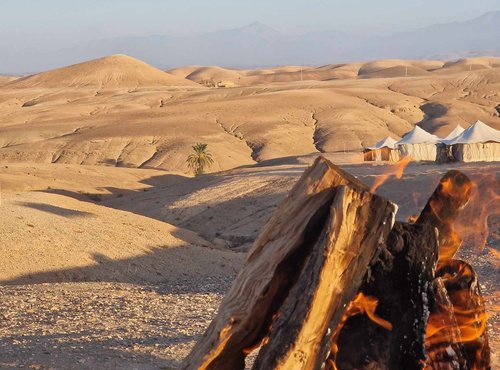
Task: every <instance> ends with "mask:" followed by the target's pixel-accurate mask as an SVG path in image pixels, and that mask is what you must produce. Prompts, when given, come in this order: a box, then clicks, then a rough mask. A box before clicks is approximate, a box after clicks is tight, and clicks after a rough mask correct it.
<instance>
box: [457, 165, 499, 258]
mask: <svg viewBox="0 0 500 370" xmlns="http://www.w3.org/2000/svg"><path fill="white" fill-rule="evenodd" d="M499 215H500V181H499V180H498V179H497V176H496V174H494V173H493V174H487V175H481V176H479V177H478V179H476V180H475V181H474V182H473V185H472V193H471V199H470V200H469V203H468V204H467V206H466V207H465V208H464V212H463V214H462V215H461V217H460V219H459V220H458V222H457V224H456V230H457V232H458V233H459V234H460V235H461V237H462V239H464V241H467V243H469V244H472V245H474V246H475V247H476V248H479V249H480V250H481V249H483V248H484V247H485V246H486V244H487V239H488V236H489V234H490V230H489V226H488V223H489V220H490V218H491V217H493V216H499Z"/></svg>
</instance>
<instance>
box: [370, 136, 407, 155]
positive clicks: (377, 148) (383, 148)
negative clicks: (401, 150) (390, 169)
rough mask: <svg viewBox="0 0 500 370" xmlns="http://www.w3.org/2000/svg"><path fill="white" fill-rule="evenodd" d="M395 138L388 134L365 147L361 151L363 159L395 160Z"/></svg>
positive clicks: (396, 152)
mask: <svg viewBox="0 0 500 370" xmlns="http://www.w3.org/2000/svg"><path fill="white" fill-rule="evenodd" d="M395 144H396V140H394V139H393V138H392V137H390V136H388V137H386V138H385V139H383V140H381V141H379V142H378V143H376V144H375V145H373V146H369V147H366V148H365V150H364V151H363V153H364V159H365V161H397V160H398V159H399V155H398V151H397V150H396V146H395Z"/></svg>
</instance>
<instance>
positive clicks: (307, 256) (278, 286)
mask: <svg viewBox="0 0 500 370" xmlns="http://www.w3.org/2000/svg"><path fill="white" fill-rule="evenodd" d="M395 211H396V206H395V205H393V204H392V203H390V202H388V201H386V200H384V199H383V198H381V197H379V196H377V195H373V194H371V193H369V192H368V189H367V188H366V187H365V186H364V185H363V184H362V183H360V182H359V181H358V180H357V179H355V178H354V177H352V176H351V175H349V174H347V173H345V172H343V171H342V170H340V169H339V168H337V167H336V166H334V165H333V164H331V163H330V162H328V161H327V160H325V159H323V158H319V159H317V160H316V161H315V163H314V164H313V166H311V167H310V168H309V169H308V170H306V172H305V173H304V175H303V176H302V177H301V179H300V180H299V181H298V183H297V184H296V185H295V187H294V188H293V189H292V190H291V192H290V194H289V196H288V197H287V198H286V199H285V200H284V201H283V202H282V204H281V205H280V206H279V207H278V209H277V211H276V213H275V215H274V216H273V217H272V218H271V219H270V220H269V222H268V223H267V224H266V226H265V227H264V230H263V231H262V233H261V235H260V236H259V238H258V239H257V240H256V242H255V244H254V246H253V248H252V250H251V251H250V252H249V255H248V258H247V262H246V264H245V266H244V268H243V270H242V271H241V272H240V273H239V275H238V276H237V277H236V280H235V281H234V283H233V286H232V287H231V289H230V291H229V292H228V293H227V295H226V297H225V298H224V300H223V302H222V304H221V306H220V308H219V312H218V314H217V316H216V318H215V319H214V320H213V321H212V323H211V324H210V326H209V328H208V329H207V331H206V332H205V334H204V335H203V338H202V339H201V340H200V341H199V342H198V343H197V344H196V346H195V347H194V349H193V350H192V352H191V353H190V355H189V356H188V357H187V358H186V359H185V361H184V363H183V365H182V367H183V368H184V369H218V370H219V369H231V370H237V369H243V368H244V360H245V356H246V355H247V354H248V353H249V352H250V351H251V349H253V348H255V347H258V346H259V345H260V344H261V342H262V341H267V340H268V341H269V343H268V345H266V346H265V347H264V348H263V349H262V354H261V355H259V358H258V359H257V364H258V365H256V366H261V367H259V368H262V369H264V368H267V369H271V368H281V369H285V368H288V369H290V368H294V369H315V368H317V365H318V363H319V362H321V361H322V360H324V359H325V357H326V351H327V348H328V347H329V345H330V343H329V342H328V341H325V340H324V338H325V336H326V334H327V332H328V331H329V330H330V331H332V330H334V329H335V328H336V326H337V324H338V322H339V320H340V318H341V317H342V314H343V312H344V310H345V307H346V306H347V304H348V303H349V302H350V301H351V300H352V299H353V298H354V296H355V295H356V293H357V291H358V290H359V286H360V285H361V281H362V278H363V276H364V275H365V273H366V270H367V268H368V265H369V264H370V261H371V260H372V258H373V257H374V255H375V254H376V251H377V248H378V247H379V245H380V244H382V243H383V242H384V241H385V238H386V237H387V235H388V234H389V231H390V229H391V227H392V224H393V221H394V214H395ZM278 311H279V315H278ZM273 318H276V319H275V321H274V322H273ZM285 318H288V321H287V320H286V319H285ZM271 325H272V330H271V333H270V334H269V331H270V328H271ZM266 338H268V339H266ZM323 353H325V354H324V355H323ZM320 354H321V356H324V357H322V358H320V357H319V356H320ZM267 359H269V361H270V362H267ZM288 365H290V366H289V367H287V366H288Z"/></svg>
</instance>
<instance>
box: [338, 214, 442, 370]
mask: <svg viewBox="0 0 500 370" xmlns="http://www.w3.org/2000/svg"><path fill="white" fill-rule="evenodd" d="M437 254H438V244H437V235H436V232H435V231H434V228H433V227H431V226H429V225H410V224H405V223H399V222H397V223H396V224H395V226H394V228H393V230H392V231H391V233H390V235H389V238H388V240H387V243H386V245H385V247H384V249H382V253H381V254H380V255H379V256H378V258H377V259H375V260H374V261H373V263H372V266H371V268H370V270H369V271H368V273H367V275H366V276H365V281H364V283H363V285H362V286H361V289H360V291H361V293H362V294H363V295H365V296H372V297H377V299H378V305H377V307H376V314H377V316H380V317H381V318H383V319H384V320H385V321H386V322H390V323H391V327H390V328H388V327H387V326H386V325H381V323H380V321H379V320H373V319H372V318H370V317H369V315H368V316H367V315H355V316H351V317H349V318H347V320H346V322H345V324H344V326H343V327H341V328H338V329H337V330H338V333H336V334H335V337H334V341H333V349H334V351H332V355H331V356H330V360H329V363H330V368H333V369H336V368H338V369H395V370H399V369H408V370H411V369H421V368H422V363H423V362H425V360H426V353H425V332H426V324H427V315H428V312H429V301H430V300H431V299H432V296H433V292H432V281H433V279H434V269H435V266H436V262H437ZM389 329H390V330H389ZM335 350H336V351H335ZM335 352H336V353H335Z"/></svg>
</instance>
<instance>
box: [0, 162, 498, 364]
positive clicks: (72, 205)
mask: <svg viewBox="0 0 500 370" xmlns="http://www.w3.org/2000/svg"><path fill="white" fill-rule="evenodd" d="M329 157H330V158H331V159H332V160H334V161H335V162H337V163H344V164H343V167H344V168H345V169H346V170H348V171H350V172H352V173H353V174H355V175H356V176H358V177H359V178H361V179H362V180H363V181H365V182H366V183H368V184H371V183H373V181H374V180H375V178H376V176H378V175H380V174H381V173H384V172H386V171H387V169H388V168H387V166H383V165H375V166H372V165H357V164H348V163H349V162H351V160H352V158H353V154H342V155H338V154H337V155H330V156H329ZM313 159H314V156H304V157H289V158H283V159H280V160H278V159H276V160H273V161H268V162H264V163H261V164H260V165H253V166H246V167H241V168H237V169H233V170H230V171H225V172H220V173H216V174H207V175H203V176H200V177H197V178H190V177H185V176H183V175H180V174H175V173H169V172H165V171H158V170H153V169H150V170H136V169H128V168H113V167H106V166H99V167H94V166H78V165H64V164H52V165H51V164H30V165H24V164H19V163H17V164H7V165H4V166H1V167H0V178H1V179H2V193H1V195H2V196H1V204H0V211H1V214H2V223H1V224H0V253H1V256H2V258H0V282H1V285H0V296H1V299H0V367H1V368H39V369H66V368H75V369H76V368H83V369H95V368H102V369H158V368H175V367H176V366H177V365H178V364H179V362H180V360H181V359H182V358H183V357H184V356H185V355H186V354H187V353H188V352H189V349H190V348H191V346H192V345H193V344H194V343H195V341H196V339H197V338H198V337H199V335H201V333H203V331H204V330H205V328H206V326H207V325H208V323H209V322H210V320H211V318H212V317H213V315H214V314H215V312H216V310H217V307H218V304H219V302H220V300H221V299H222V296H223V294H224V292H225V291H226V290H227V289H228V287H229V286H230V284H231V281H232V279H233V278H234V276H235V274H236V273H237V271H239V269H240V268H241V266H242V263H243V260H244V256H245V254H244V253H243V252H241V251H244V250H246V249H247V248H248V247H249V246H250V244H251V242H252V241H253V240H254V239H255V237H256V235H257V234H258V232H259V230H260V229H261V227H262V225H263V224H264V223H265V222H266V220H267V219H268V218H269V217H270V215H271V214H272V212H273V211H274V209H275V207H276V205H277V204H278V203H279V202H280V200H281V199H283V197H284V196H285V195H286V193H287V192H288V190H289V189H290V187H291V186H293V184H294V182H295V181H296V180H297V179H298V177H299V176H300V175H301V173H302V171H303V170H304V168H305V167H306V166H307V164H309V163H311V161H312V160H313ZM452 167H453V168H457V169H460V170H462V171H464V172H465V173H466V174H468V175H469V176H470V177H471V178H472V179H473V180H474V181H476V182H479V183H483V182H485V181H488V182H487V184H488V186H495V184H496V185H497V189H498V182H499V181H500V180H499V179H498V177H499V175H500V174H499V173H500V171H499V169H500V166H499V165H498V164H469V165H455V166H452ZM448 168H450V167H443V166H437V165H424V164H411V165H410V166H409V167H408V168H407V170H406V171H405V175H404V176H403V178H402V179H401V180H394V179H391V180H389V181H388V182H387V183H386V184H384V185H383V186H382V187H381V188H379V189H378V192H379V193H380V194H381V195H384V196H386V197H388V198H389V199H391V200H393V201H395V202H396V203H398V204H399V206H400V209H399V213H398V215H399V218H400V219H406V218H407V217H408V216H410V215H412V214H414V213H416V212H418V210H419V209H420V208H421V207H422V206H423V204H424V203H425V201H426V199H427V197H428V196H429V194H430V193H431V192H432V191H433V189H434V188H435V186H436V184H437V182H438V181H439V178H440V177H441V176H442V174H443V173H444V172H445V171H446V170H447V169H448ZM485 174H486V175H487V174H489V175H490V176H488V177H487V178H486V180H485ZM479 193H481V194H482V193H484V192H479ZM484 194H485V195H484V197H487V196H488V195H487V194H486V193H484ZM477 204H487V205H488V206H490V207H491V208H492V209H491V210H490V212H492V211H495V210H496V212H498V207H497V208H495V206H494V205H493V204H492V203H491V199H489V200H488V199H487V198H485V199H481V198H479V199H478V202H477ZM468 207H472V206H468ZM471 209H474V208H471ZM474 210H475V209H474ZM467 212H470V211H467V209H466V210H464V214H465V216H466V217H465V221H467V217H470V216H468V215H469V214H468V213H467ZM482 212H483V211H482V210H481V212H479V213H480V214H484V213H482ZM499 236H500V219H499V216H498V214H497V216H491V217H490V218H489V230H488V235H487V245H486V247H485V248H483V249H478V248H477V246H475V245H474V244H473V239H471V238H468V239H467V242H466V244H465V246H464V248H463V250H462V251H461V252H460V255H461V256H462V258H464V259H465V260H466V261H468V262H470V263H471V264H472V265H473V266H474V268H475V269H476V271H477V272H478V274H479V276H480V283H481V287H482V290H483V291H484V293H485V296H486V298H487V302H488V307H489V312H490V314H491V318H490V325H489V331H490V338H491V341H492V347H493V349H494V350H495V359H496V360H495V361H497V362H496V364H498V352H499V345H500V342H499V340H498V338H499V334H500V329H499V328H500V317H499V315H498V312H497V310H495V309H494V306H496V307H497V308H498V306H499V304H500V302H499V298H500V297H499V292H498V286H499V283H500V277H499V276H500V275H499V274H498V273H499V264H500V261H499V257H498V255H499V251H500V242H499V241H500V237H499Z"/></svg>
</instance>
